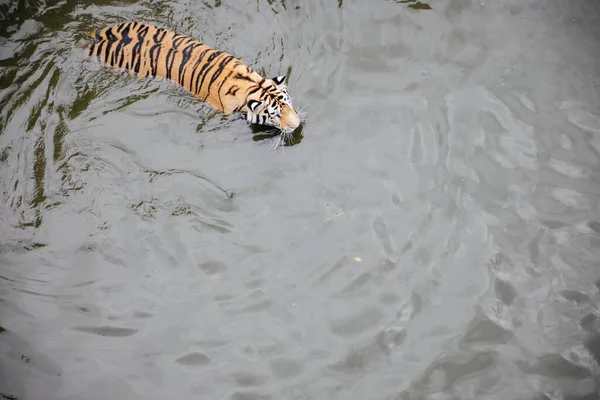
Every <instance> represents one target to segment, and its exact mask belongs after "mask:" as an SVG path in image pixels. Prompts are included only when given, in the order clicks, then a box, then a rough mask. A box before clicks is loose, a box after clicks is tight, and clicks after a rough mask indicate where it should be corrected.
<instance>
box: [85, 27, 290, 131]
mask: <svg viewBox="0 0 600 400" xmlns="http://www.w3.org/2000/svg"><path fill="white" fill-rule="evenodd" d="M89 35H90V37H89V38H88V42H87V44H84V45H83V47H84V48H85V49H86V50H87V53H88V54H87V55H88V56H89V57H92V58H96V59H98V60H100V61H101V62H102V63H104V64H106V65H108V66H111V67H114V68H116V69H121V70H126V71H129V72H130V73H131V74H132V75H133V74H137V75H138V76H141V77H148V76H150V77H161V78H166V79H168V80H171V81H173V82H175V83H176V84H178V85H179V86H181V87H183V88H185V89H186V90H187V91H189V92H191V93H192V94H193V95H194V96H195V97H197V98H199V99H200V100H201V101H203V102H207V103H209V104H211V105H212V106H214V107H215V108H216V109H217V110H218V111H220V112H222V113H225V114H231V113H233V112H240V113H243V114H245V115H246V120H247V121H248V123H249V124H254V125H265V126H269V127H275V128H277V129H278V130H279V131H280V132H282V133H283V134H284V136H288V135H291V134H292V132H293V131H294V130H295V129H296V128H298V126H299V125H300V118H299V116H298V113H297V112H296V111H295V110H294V107H293V105H292V99H291V97H290V95H289V94H288V91H287V86H286V84H285V81H286V79H287V76H277V77H275V78H271V79H266V78H264V77H262V76H261V75H260V74H258V73H257V72H256V71H254V70H253V69H252V68H251V67H249V66H247V65H246V64H244V63H243V62H242V61H241V60H240V59H238V58H236V57H234V56H232V55H231V54H228V53H226V52H224V51H219V50H215V49H213V48H211V47H209V46H207V45H205V44H204V43H202V42H201V41H199V40H195V39H193V38H191V37H188V36H185V35H182V34H179V33H176V32H174V31H172V30H168V29H163V28H160V27H156V26H152V25H148V24H144V23H139V22H126V23H121V24H117V25H114V26H109V27H105V28H103V29H99V30H94V31H92V32H91V33H90V34H89Z"/></svg>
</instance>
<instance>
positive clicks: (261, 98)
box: [245, 76, 300, 134]
mask: <svg viewBox="0 0 600 400" xmlns="http://www.w3.org/2000/svg"><path fill="white" fill-rule="evenodd" d="M285 78H286V77H285V76H278V77H276V78H273V79H265V80H264V82H262V84H261V85H260V87H261V88H262V90H258V91H256V92H255V93H252V94H251V95H250V96H248V99H247V102H246V107H245V108H246V120H247V121H248V122H249V123H251V124H258V125H267V126H274V127H275V128H277V129H279V130H281V131H282V132H283V133H284V134H290V133H292V132H293V131H294V129H296V128H297V127H298V126H299V125H300V117H298V114H297V113H296V111H295V110H294V107H293V106H292V99H291V98H290V95H289V94H288V92H287V86H286V85H285V84H284V82H285Z"/></svg>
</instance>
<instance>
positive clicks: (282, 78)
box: [273, 76, 287, 86]
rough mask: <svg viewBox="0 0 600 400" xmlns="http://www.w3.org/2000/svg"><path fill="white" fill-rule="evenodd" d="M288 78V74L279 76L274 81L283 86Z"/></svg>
mask: <svg viewBox="0 0 600 400" xmlns="http://www.w3.org/2000/svg"><path fill="white" fill-rule="evenodd" d="M286 78H287V77H286V76H277V77H275V78H273V82H275V84H276V85H277V86H281V85H282V84H283V82H285V79H286Z"/></svg>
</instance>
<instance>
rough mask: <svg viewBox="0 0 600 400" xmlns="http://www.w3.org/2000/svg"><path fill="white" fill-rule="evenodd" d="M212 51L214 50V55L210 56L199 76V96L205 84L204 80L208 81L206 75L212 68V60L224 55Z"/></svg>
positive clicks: (197, 87) (197, 84) (197, 89)
mask: <svg viewBox="0 0 600 400" xmlns="http://www.w3.org/2000/svg"><path fill="white" fill-rule="evenodd" d="M210 50H212V52H213V53H212V54H211V55H210V56H208V58H207V59H206V62H205V63H204V64H203V65H202V68H200V71H199V72H198V76H197V78H196V87H195V90H196V94H198V93H199V92H200V89H202V83H203V82H204V79H206V73H207V72H208V71H210V69H211V68H212V64H211V62H212V60H214V59H215V57H218V56H219V55H220V54H222V52H221V51H218V50H213V49H210Z"/></svg>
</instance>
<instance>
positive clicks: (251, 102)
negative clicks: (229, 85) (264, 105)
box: [247, 100, 260, 112]
mask: <svg viewBox="0 0 600 400" xmlns="http://www.w3.org/2000/svg"><path fill="white" fill-rule="evenodd" d="M247 105H248V108H249V109H250V111H252V112H254V110H256V107H258V106H259V105H260V101H256V100H249V101H248V104H247Z"/></svg>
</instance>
